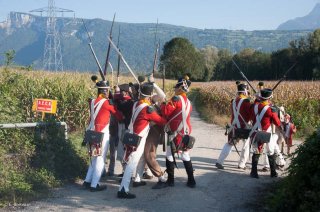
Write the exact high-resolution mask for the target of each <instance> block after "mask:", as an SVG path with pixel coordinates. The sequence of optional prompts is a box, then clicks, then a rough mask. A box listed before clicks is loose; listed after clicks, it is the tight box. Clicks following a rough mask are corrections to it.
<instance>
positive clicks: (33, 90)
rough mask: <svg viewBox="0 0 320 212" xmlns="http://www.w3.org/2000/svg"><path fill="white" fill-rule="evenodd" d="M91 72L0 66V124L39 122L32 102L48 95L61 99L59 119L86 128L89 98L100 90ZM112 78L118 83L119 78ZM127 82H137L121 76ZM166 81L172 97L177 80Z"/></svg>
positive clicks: (75, 126)
mask: <svg viewBox="0 0 320 212" xmlns="http://www.w3.org/2000/svg"><path fill="white" fill-rule="evenodd" d="M91 75H92V74H89V73H71V72H58V73H54V72H44V71H22V70H1V69H0V93H1V95H2V99H1V100H0V113H1V118H0V123H15V122H36V121H39V120H40V119H41V115H39V114H36V113H34V112H33V111H32V102H33V101H34V99H35V98H45V99H54V100H58V109H57V113H56V114H55V119H56V120H57V121H65V122H67V124H68V126H69V128H70V129H71V130H78V129H84V127H85V126H86V124H87V121H88V117H89V111H88V108H89V107H88V99H89V98H90V97H95V96H96V92H97V91H96V89H95V88H94V86H95V84H94V83H93V82H92V81H91V79H90V77H91ZM107 79H109V80H110V79H111V76H110V75H108V76H107ZM110 81H112V82H113V83H112V84H114V85H115V83H116V77H113V79H112V80H110ZM128 82H133V83H135V80H134V79H133V77H131V76H120V80H119V84H121V83H128ZM156 83H157V84H158V85H159V86H160V87H162V80H161V79H156ZM165 83H166V88H165V90H166V91H167V95H168V97H170V96H171V95H172V94H173V92H172V90H173V89H172V87H173V85H174V83H175V82H174V81H172V80H166V82H165Z"/></svg>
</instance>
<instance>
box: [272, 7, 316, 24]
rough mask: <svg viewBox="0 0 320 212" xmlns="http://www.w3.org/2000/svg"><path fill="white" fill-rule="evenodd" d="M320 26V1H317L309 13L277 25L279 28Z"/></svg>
mask: <svg viewBox="0 0 320 212" xmlns="http://www.w3.org/2000/svg"><path fill="white" fill-rule="evenodd" d="M317 28H320V3H317V4H316V5H315V6H314V8H313V9H312V10H311V12H310V13H309V14H307V15H306V16H303V17H297V18H294V19H291V20H288V21H286V22H284V23H282V24H280V25H279V26H278V27H277V30H315V29H317Z"/></svg>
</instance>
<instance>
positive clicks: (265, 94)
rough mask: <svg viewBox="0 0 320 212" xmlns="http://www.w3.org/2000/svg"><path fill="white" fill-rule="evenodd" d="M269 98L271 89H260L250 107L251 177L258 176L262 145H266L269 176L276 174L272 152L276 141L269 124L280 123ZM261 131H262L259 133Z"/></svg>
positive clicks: (277, 125) (275, 175)
mask: <svg viewBox="0 0 320 212" xmlns="http://www.w3.org/2000/svg"><path fill="white" fill-rule="evenodd" d="M271 98H272V90H271V89H267V88H266V89H262V90H261V91H260V96H259V99H260V101H259V102H257V103H256V104H254V106H253V107H252V109H251V119H252V120H253V127H252V130H251V133H250V136H251V139H252V147H253V155H252V169H251V173H250V176H251V177H253V178H259V176H258V171H257V166H258V161H259V157H260V154H262V153H263V148H264V146H266V152H267V154H268V159H269V164H270V172H271V175H270V176H271V177H277V176H278V174H277V172H276V163H275V157H276V155H275V154H274V150H275V145H277V143H276V140H275V139H272V128H271V124H274V125H275V126H276V127H280V125H281V123H280V120H279V118H278V115H277V113H276V110H275V109H274V108H273V107H272V106H270V104H271V102H270V99H271ZM261 131H262V133H260V132H261ZM269 136H270V137H269ZM264 139H268V140H264ZM265 144H266V145H265Z"/></svg>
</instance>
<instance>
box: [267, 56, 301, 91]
mask: <svg viewBox="0 0 320 212" xmlns="http://www.w3.org/2000/svg"><path fill="white" fill-rule="evenodd" d="M297 63H298V62H295V63H294V64H293V65H292V66H291V67H290V68H289V69H288V70H287V71H286V72H285V73H284V75H283V77H282V78H281V79H280V80H279V81H278V82H277V84H275V86H273V88H272V91H274V90H275V89H276V88H277V87H278V85H279V84H280V83H281V82H282V81H283V80H285V78H286V77H287V74H288V73H289V71H291V70H292V69H293V68H294V67H295V66H296V65H297Z"/></svg>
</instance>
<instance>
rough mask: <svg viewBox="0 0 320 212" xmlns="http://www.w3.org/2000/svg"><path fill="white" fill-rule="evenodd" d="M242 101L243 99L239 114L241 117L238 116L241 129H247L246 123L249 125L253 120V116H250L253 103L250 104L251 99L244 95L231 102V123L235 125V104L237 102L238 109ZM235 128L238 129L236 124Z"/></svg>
mask: <svg viewBox="0 0 320 212" xmlns="http://www.w3.org/2000/svg"><path fill="white" fill-rule="evenodd" d="M241 99H243V101H242V103H241V106H240V110H239V113H240V115H241V116H240V115H238V120H239V123H240V127H241V128H245V127H246V124H245V122H246V123H248V122H249V121H250V118H251V115H250V110H251V103H250V99H249V98H247V97H246V96H244V95H240V96H238V97H237V98H236V99H233V100H232V101H231V114H232V115H231V123H233V121H234V118H235V114H234V110H233V102H234V101H236V108H237V107H238V106H239V102H240V100H241ZM242 118H243V119H242ZM235 128H238V127H237V125H236V124H235Z"/></svg>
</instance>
